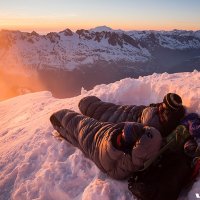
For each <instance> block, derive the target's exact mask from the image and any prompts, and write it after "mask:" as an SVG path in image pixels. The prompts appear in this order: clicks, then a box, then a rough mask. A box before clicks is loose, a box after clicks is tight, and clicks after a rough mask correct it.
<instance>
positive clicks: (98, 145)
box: [50, 109, 162, 180]
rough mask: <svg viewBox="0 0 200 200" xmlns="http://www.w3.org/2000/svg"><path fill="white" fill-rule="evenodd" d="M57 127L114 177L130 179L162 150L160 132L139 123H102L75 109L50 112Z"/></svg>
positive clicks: (102, 169) (65, 136) (64, 136)
mask: <svg viewBox="0 0 200 200" xmlns="http://www.w3.org/2000/svg"><path fill="white" fill-rule="evenodd" d="M50 121H51V123H52V125H53V127H54V129H55V130H57V131H58V132H59V133H60V134H61V136H62V137H63V138H65V139H66V140H67V141H68V142H69V143H71V144H72V145H74V146H76V147H78V148H79V149H80V150H81V151H82V152H83V153H84V155H85V156H86V157H88V158H89V159H91V160H92V161H93V162H94V163H95V164H96V165H97V166H98V168H99V169H100V170H101V171H103V172H104V173H106V174H108V175H109V176H110V177H112V178H114V179H118V180H119V179H125V178H128V177H129V176H130V175H131V174H132V173H133V172H135V171H137V170H140V169H142V168H143V166H144V163H145V162H146V161H147V160H149V159H153V158H154V157H156V156H157V154H158V153H159V149H160V147H161V144H162V136H161V134H160V132H159V131H158V130H157V129H155V128H153V127H149V126H144V125H142V124H140V123H137V122H121V123H111V122H99V121H97V120H95V119H93V118H90V117H86V116H84V115H82V114H80V113H76V112H74V111H72V110H68V109H63V110H59V111H57V112H55V113H54V114H52V115H51V117H50Z"/></svg>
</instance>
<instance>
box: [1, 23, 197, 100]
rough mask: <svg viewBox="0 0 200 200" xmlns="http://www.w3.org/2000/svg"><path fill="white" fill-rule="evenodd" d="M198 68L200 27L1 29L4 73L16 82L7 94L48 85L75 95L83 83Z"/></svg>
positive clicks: (8, 80)
mask: <svg viewBox="0 0 200 200" xmlns="http://www.w3.org/2000/svg"><path fill="white" fill-rule="evenodd" d="M194 69H197V70H200V31H180V30H174V31H123V30H113V29H111V28H109V27H106V26H101V27H96V28H94V29H90V30H83V29H81V30H77V31H76V32H72V31H71V30H70V29H66V30H64V31H61V32H59V33H56V32H51V33H48V34H46V35H39V34H38V33H36V32H34V31H33V32H32V33H26V32H20V31H6V30H2V31H0V76H2V77H6V82H4V83H3V84H4V85H10V84H11V83H12V85H11V86H10V88H11V90H12V92H9V95H6V97H8V96H9V97H10V93H12V95H13V90H14V91H16V92H15V94H14V95H18V94H19V92H18V91H21V88H25V89H27V90H29V91H39V90H43V89H44V88H46V89H47V90H50V91H51V92H52V93H53V95H54V96H56V97H60V98H65V97H72V96H76V95H78V94H80V90H81V87H84V88H86V89H88V90H89V89H92V88H93V87H94V86H95V85H98V84H102V83H110V82H114V81H116V80H120V79H122V78H125V77H134V78H136V77H139V76H141V75H142V76H143V75H149V74H152V73H154V72H157V73H163V72H169V73H175V72H183V71H193V70H194ZM13 74H14V77H15V78H14V79H13ZM16 74H17V75H16ZM22 75H23V76H24V77H23V78H22V79H23V80H26V81H25V83H24V82H22V81H20V78H19V76H20V77H22ZM27 80H30V81H27ZM36 80H38V81H36ZM1 82H2V80H0V85H1V84H2V83H1ZM38 82H39V83H38ZM36 86H37V87H36ZM6 93H7V91H6ZM4 98H5V97H4ZM0 99H1V95H0Z"/></svg>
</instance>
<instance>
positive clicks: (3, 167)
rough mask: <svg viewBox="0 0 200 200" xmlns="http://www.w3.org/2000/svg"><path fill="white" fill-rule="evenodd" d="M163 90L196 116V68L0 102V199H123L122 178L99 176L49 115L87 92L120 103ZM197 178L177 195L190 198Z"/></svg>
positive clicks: (73, 105)
mask: <svg viewBox="0 0 200 200" xmlns="http://www.w3.org/2000/svg"><path fill="white" fill-rule="evenodd" d="M168 92H176V93H178V94H179V95H181V96H182V98H183V103H184V104H185V105H186V107H187V109H188V112H191V111H195V112H197V113H198V114H200V104H199V102H200V72H198V71H194V72H191V73H177V74H167V73H164V74H153V75H151V76H146V77H139V78H138V79H131V78H126V79H123V80H120V81H117V82H115V83H111V84H108V85H99V86H96V87H95V88H94V89H93V90H90V91H86V90H84V89H82V94H81V95H79V96H77V97H74V98H67V99H56V98H54V97H52V95H51V93H50V92H46V91H44V92H38V93H30V94H26V95H23V96H18V97H15V98H12V99H8V100H6V101H2V102H0V171H1V173H0V199H1V200H7V199H14V200H18V199H19V200H21V199H23V200H24V199H25V200H26V199H27V200H30V199H37V200H44V199H45V200H46V199H48V200H54V199H59V200H64V199H65V200H68V199H75V200H79V199H83V200H90V199H92V200H101V199H102V200H111V199H116V200H129V199H132V197H131V194H130V192H129V191H128V189H127V181H126V180H125V181H116V180H113V179H111V178H109V177H107V176H106V175H105V174H103V173H102V172H101V171H100V170H99V169H98V168H97V167H96V166H95V164H93V162H92V161H90V160H88V159H86V158H85V157H84V156H83V154H82V152H81V151H80V150H78V149H77V148H75V147H73V146H72V145H70V144H69V143H68V142H67V141H65V140H63V139H61V138H60V137H59V136H58V135H57V134H56V132H55V131H54V129H53V127H52V126H51V124H50V121H49V117H50V115H51V114H52V113H53V112H55V111H57V110H59V109H63V108H68V109H73V110H75V111H78V106H77V105H78V102H79V100H80V99H81V98H83V97H84V96H87V95H96V96H98V97H99V98H101V99H102V100H104V101H110V102H113V103H120V104H137V105H140V104H145V105H148V104H149V103H151V102H155V103H156V102H160V101H162V98H163V96H164V95H165V94H166V93H168ZM195 193H200V176H198V180H197V181H196V182H195V183H194V185H193V186H192V188H191V190H190V191H189V192H187V193H186V196H184V197H183V196H182V197H181V199H184V200H186V199H189V200H194V199H196V197H195Z"/></svg>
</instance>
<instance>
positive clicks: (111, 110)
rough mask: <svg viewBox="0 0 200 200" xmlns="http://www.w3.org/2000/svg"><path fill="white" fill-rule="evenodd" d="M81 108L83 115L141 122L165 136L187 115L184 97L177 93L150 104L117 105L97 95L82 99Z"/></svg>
mask: <svg viewBox="0 0 200 200" xmlns="http://www.w3.org/2000/svg"><path fill="white" fill-rule="evenodd" d="M78 106H79V110H80V112H81V113H82V114H83V115H86V116H88V117H91V118H94V119H96V120H99V121H102V122H113V123H119V122H126V121H129V122H139V123H142V124H143V125H147V126H152V127H155V128H156V129H158V130H159V131H160V133H161V135H162V136H163V137H166V136H167V135H168V134H169V133H171V132H172V131H173V130H174V129H175V128H176V126H177V125H178V124H179V123H180V120H181V119H182V118H183V117H184V115H185V108H184V106H183V105H182V99H181V97H180V96H179V95H177V94H175V93H168V94H166V95H165V96H164V98H163V102H161V103H157V104H150V105H149V106H144V105H140V106H136V105H116V104H113V103H109V102H103V101H101V100H100V99H99V98H98V97H96V96H87V97H84V98H83V99H81V100H80V102H79V105H78Z"/></svg>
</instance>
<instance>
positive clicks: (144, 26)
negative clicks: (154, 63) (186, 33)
mask: <svg viewBox="0 0 200 200" xmlns="http://www.w3.org/2000/svg"><path fill="white" fill-rule="evenodd" d="M103 25H106V26H108V27H111V28H112V29H121V30H125V31H129V30H173V29H180V30H194V31H195V30H199V29H200V28H199V27H196V26H195V24H191V23H189V24H185V23H183V22H176V21H174V22H165V23H163V25H161V24H160V23H159V22H150V21H143V22H134V23H132V22H130V21H128V22H127V23H126V24H124V23H123V22H122V21H121V22H120V20H117V22H111V21H110V22H109V21H108V22H106V21H98V22H96V21H81V20H78V19H77V18H74V19H73V20H72V21H68V20H64V19H48V20H47V19H39V18H37V19H9V20H7V21H2V20H0V29H6V30H20V31H28V32H32V31H36V32H39V33H48V32H59V31H62V30H64V29H66V28H69V29H71V30H72V31H75V30H77V29H87V30H88V29H91V28H95V27H97V26H103Z"/></svg>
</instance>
